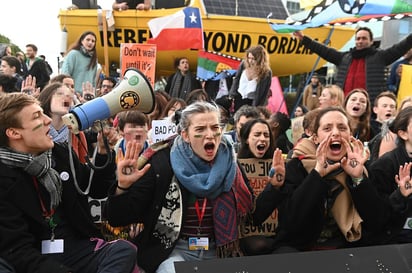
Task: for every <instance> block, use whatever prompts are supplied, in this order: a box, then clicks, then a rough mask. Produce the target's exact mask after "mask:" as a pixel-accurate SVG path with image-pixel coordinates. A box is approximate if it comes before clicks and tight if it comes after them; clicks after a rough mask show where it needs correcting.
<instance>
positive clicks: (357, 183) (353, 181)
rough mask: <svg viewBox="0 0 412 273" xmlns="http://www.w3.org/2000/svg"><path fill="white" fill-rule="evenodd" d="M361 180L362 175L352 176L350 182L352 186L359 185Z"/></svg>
mask: <svg viewBox="0 0 412 273" xmlns="http://www.w3.org/2000/svg"><path fill="white" fill-rule="evenodd" d="M362 181H363V176H362V177H359V178H354V177H352V183H353V186H354V187H357V186H359V184H360V183H361V182H362Z"/></svg>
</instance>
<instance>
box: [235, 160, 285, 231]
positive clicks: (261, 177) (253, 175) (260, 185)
mask: <svg viewBox="0 0 412 273" xmlns="http://www.w3.org/2000/svg"><path fill="white" fill-rule="evenodd" d="M239 162H240V165H242V167H243V169H244V170H245V172H246V175H247V177H248V178H249V183H250V186H251V187H252V188H253V191H254V194H255V196H258V195H259V194H260V193H261V192H262V191H263V189H264V188H265V186H266V184H267V183H268V173H269V170H270V168H271V167H272V159H258V158H243V159H239ZM277 223H278V211H277V209H275V210H274V211H273V212H272V214H271V215H270V216H269V217H268V218H267V219H266V220H265V221H264V222H263V223H262V224H261V225H259V226H253V225H246V227H245V229H244V231H243V232H242V236H243V237H247V236H252V235H265V236H270V235H275V230H276V226H277Z"/></svg>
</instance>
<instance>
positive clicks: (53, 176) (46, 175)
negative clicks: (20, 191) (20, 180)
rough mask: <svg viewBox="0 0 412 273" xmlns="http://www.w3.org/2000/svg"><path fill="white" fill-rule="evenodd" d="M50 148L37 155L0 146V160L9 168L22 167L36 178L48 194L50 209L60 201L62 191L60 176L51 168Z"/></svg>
mask: <svg viewBox="0 0 412 273" xmlns="http://www.w3.org/2000/svg"><path fill="white" fill-rule="evenodd" d="M51 155H52V153H51V150H49V151H46V152H44V153H42V154H40V155H38V156H33V155H31V154H25V153H19V152H16V151H13V150H12V149H9V148H0V161H1V162H2V163H3V164H5V165H7V166H9V167H11V168H16V167H17V168H22V169H23V170H24V171H25V172H27V173H28V174H30V175H32V176H34V177H36V178H37V180H38V181H39V182H40V184H42V185H43V186H44V187H45V188H46V190H47V191H48V193H49V194H50V210H52V209H55V208H56V207H57V206H58V205H59V204H60V202H61V196H62V191H63V186H62V182H61V180H60V176H59V174H58V173H57V171H56V170H54V169H52V168H51V163H52V160H51Z"/></svg>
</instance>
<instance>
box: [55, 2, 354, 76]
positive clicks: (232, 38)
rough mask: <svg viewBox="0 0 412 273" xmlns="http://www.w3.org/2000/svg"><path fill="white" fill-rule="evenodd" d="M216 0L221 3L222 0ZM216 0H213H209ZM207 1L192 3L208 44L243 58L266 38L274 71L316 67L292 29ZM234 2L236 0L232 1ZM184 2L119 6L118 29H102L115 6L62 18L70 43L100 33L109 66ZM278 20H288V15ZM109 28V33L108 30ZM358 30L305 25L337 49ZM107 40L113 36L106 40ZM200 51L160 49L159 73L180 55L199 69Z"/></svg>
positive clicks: (62, 14)
mask: <svg viewBox="0 0 412 273" xmlns="http://www.w3.org/2000/svg"><path fill="white" fill-rule="evenodd" d="M213 1H216V3H220V2H219V1H217V0H213ZM213 1H212V0H209V1H208V2H213ZM205 2H207V1H206V0H205V1H203V0H191V1H190V3H189V4H188V6H193V7H199V8H200V12H201V16H202V22H203V31H204V40H205V50H209V51H216V52H219V53H222V54H227V55H231V56H235V57H239V58H243V57H244V52H245V50H246V49H247V48H248V47H249V46H252V45H256V44H262V45H263V46H264V47H265V48H266V49H267V51H268V52H269V54H270V63H271V68H272V71H273V75H274V76H285V75H292V74H298V73H304V72H309V71H311V70H312V69H314V67H313V66H314V64H315V63H316V60H317V55H316V54H312V53H311V52H310V51H308V50H305V49H303V47H301V46H299V41H298V40H297V39H294V38H293V37H292V36H291V35H290V34H279V33H276V32H274V31H273V30H272V29H271V27H270V25H269V24H268V20H267V19H266V18H255V17H246V16H239V15H238V16H235V15H219V14H214V13H211V12H209V11H208V9H207V6H205ZM230 2H231V3H232V1H230ZM273 2H274V1H272V3H273ZM279 2H280V1H279ZM233 5H235V1H233ZM248 5H249V6H248V8H249V7H251V8H253V6H254V5H258V4H257V3H255V2H254V1H248ZM181 8H182V7H180V8H179V7H178V8H167V9H164V8H162V9H161V8H159V9H158V8H155V9H151V10H148V11H143V10H142V11H140V10H126V11H113V18H114V30H113V31H107V32H105V31H102V30H103V29H105V28H103V27H104V26H105V24H102V23H101V22H102V20H101V18H102V16H105V14H107V13H108V12H109V13H110V12H111V11H101V10H100V11H99V10H97V9H73V10H61V11H60V12H59V18H60V25H61V28H62V29H63V28H65V29H66V30H67V35H68V36H67V44H68V45H69V44H71V43H73V42H75V41H76V40H77V39H78V38H79V37H80V35H81V34H82V33H83V32H84V31H86V30H91V31H94V32H95V33H99V34H98V41H97V52H98V54H99V55H98V59H99V62H100V63H101V64H103V66H104V67H105V69H107V68H108V66H109V65H110V64H112V63H116V64H119V56H120V52H119V49H120V44H121V43H146V42H147V40H148V39H149V37H150V35H151V34H150V30H149V28H148V24H147V23H148V21H149V20H151V19H154V18H157V17H161V16H167V15H170V14H173V13H176V12H178V11H179V10H180V9H181ZM265 12H266V11H265ZM269 12H270V10H268V11H267V14H269ZM99 14H100V15H99ZM266 16H267V15H266ZM99 18H100V19H99ZM272 21H273V22H278V23H281V22H284V21H283V20H272ZM99 22H100V23H99ZM106 33H107V35H104V34H106ZM353 33H354V30H353V29H351V28H344V27H334V28H332V27H320V28H313V29H307V30H305V34H307V35H309V36H310V37H312V38H314V39H317V40H319V41H321V42H323V41H325V40H326V39H327V38H328V37H329V36H330V43H329V45H330V46H332V47H334V48H337V49H339V48H342V47H343V46H344V45H345V44H346V43H347V42H348V41H349V39H351V37H352V36H353ZM105 40H107V42H106V43H105V42H104V41H105ZM197 54H198V52H197V50H184V51H158V52H157V59H156V77H159V76H167V75H170V74H171V73H173V72H174V67H173V62H174V59H175V58H176V57H180V56H186V57H188V59H189V60H190V62H191V63H190V66H191V69H192V70H195V67H196V65H197ZM324 64H325V61H323V60H321V61H320V62H319V63H317V66H316V67H315V69H317V68H320V67H321V66H322V65H324ZM106 71H107V70H106Z"/></svg>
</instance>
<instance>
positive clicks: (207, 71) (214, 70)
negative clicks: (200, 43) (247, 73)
mask: <svg viewBox="0 0 412 273" xmlns="http://www.w3.org/2000/svg"><path fill="white" fill-rule="evenodd" d="M240 62H241V59H240V58H237V57H233V56H229V55H225V54H220V53H217V52H212V51H204V50H202V51H199V53H198V59H197V73H196V74H197V75H196V76H197V77H198V78H199V79H200V80H202V81H207V80H220V79H221V78H224V77H227V76H230V75H234V74H235V73H236V70H237V69H238V67H239V65H240Z"/></svg>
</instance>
